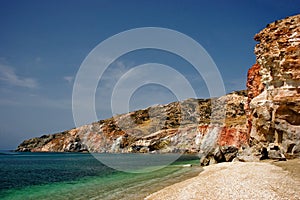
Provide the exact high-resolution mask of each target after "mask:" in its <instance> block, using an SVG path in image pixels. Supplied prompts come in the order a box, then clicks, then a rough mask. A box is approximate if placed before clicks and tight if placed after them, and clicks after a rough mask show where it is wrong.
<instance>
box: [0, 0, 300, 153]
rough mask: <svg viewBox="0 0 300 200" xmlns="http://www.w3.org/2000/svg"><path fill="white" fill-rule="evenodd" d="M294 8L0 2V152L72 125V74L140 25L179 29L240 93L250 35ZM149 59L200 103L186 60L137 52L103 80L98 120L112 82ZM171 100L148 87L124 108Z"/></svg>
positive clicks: (288, 4) (290, 4)
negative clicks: (187, 86) (170, 71)
mask: <svg viewBox="0 0 300 200" xmlns="http://www.w3.org/2000/svg"><path fill="white" fill-rule="evenodd" d="M299 11H300V3H299V1H296V0H287V1H279V0H268V1H258V0H251V1H233V0H229V1H221V0H220V1H214V0H212V1H200V0H199V1H192V0H187V1H183V0H181V1H179V0H172V1H171V0H165V1H158V0H151V1H150V0H148V1H145V0H137V1H131V0H126V1H122V0H119V1H114V0H110V1H106V0H98V1H83V0H81V1H80V0H74V1H67V0H62V1H58V0H52V1H50V0H49V1H47V0H45V1H38V0H36V1H35V0H27V1H21V0H20V1H17V0H0V27H1V31H0V110H1V112H0V149H14V148H15V147H16V146H17V145H18V144H19V143H20V142H22V141H23V140H24V139H27V138H31V137H36V136H40V135H43V134H48V133H54V132H58V131H62V130H66V129H70V128H72V127H74V126H75V125H74V122H73V117H72V88H73V81H74V77H75V76H76V73H77V71H78V69H79V67H80V65H81V63H82V62H83V60H84V58H85V57H86V56H87V55H88V53H89V52H90V51H91V50H92V49H93V48H94V47H96V46H97V45H98V44H99V43H100V42H101V41H103V40H105V39H107V38H108V37H110V36H113V35H115V34H117V33H119V32H122V31H125V30H129V29H133V28H139V27H163V28H169V29H173V30H176V31H179V32H182V33H184V34H186V35H188V36H190V37H191V38H193V39H194V40H196V41H197V42H198V43H200V44H201V45H202V46H203V47H204V48H205V49H206V51H207V52H208V53H209V54H210V56H211V57H212V58H213V60H214V61H215V63H216V65H217V67H218V69H219V71H220V73H221V75H222V77H223V80H224V83H225V87H226V91H227V92H230V91H233V90H240V89H245V79H246V73H247V70H248V68H249V67H251V65H252V64H254V63H255V56H254V54H253V48H254V45H255V44H256V42H255V41H254V40H253V36H254V35H255V33H257V32H259V31H260V30H261V29H263V28H264V27H265V26H266V25H267V24H268V23H270V22H272V21H275V20H277V19H281V18H284V17H286V16H290V15H294V14H297V13H299ZM148 62H157V63H163V64H166V65H169V66H172V67H173V68H175V69H177V70H179V71H180V72H181V73H182V74H184V75H185V76H187V77H188V79H189V80H191V82H192V85H193V87H194V88H195V90H196V92H197V96H198V97H199V98H201V97H208V92H207V89H206V86H205V84H204V82H203V80H202V79H201V77H199V76H197V75H196V74H195V71H193V68H192V67H191V66H189V63H187V62H186V61H184V60H183V59H180V58H178V56H175V55H173V54H171V53H167V52H162V51H159V50H149V49H148V50H144V51H143V50H141V51H137V52H132V53H129V54H127V55H124V56H121V57H120V58H119V59H118V60H116V61H115V62H114V63H113V64H112V65H111V66H110V68H109V69H108V70H107V72H106V77H109V78H108V79H107V80H102V83H103V85H106V86H107V87H99V88H98V90H97V94H96V108H97V114H98V118H99V119H102V118H106V117H109V116H110V115H111V111H110V110H109V108H108V107H109V106H110V101H109V98H110V95H111V92H110V90H111V89H112V88H113V85H114V84H115V83H116V81H117V80H118V78H120V76H121V75H122V74H124V72H126V71H127V70H128V69H130V68H131V67H133V66H135V65H138V64H143V63H148ZM100 82H101V81H100ZM99 84H100V83H99ZM175 100H176V98H175V97H174V95H173V94H172V92H171V91H169V90H168V89H166V88H163V87H161V86H158V85H147V86H144V87H142V88H139V89H138V90H137V91H136V92H135V93H134V95H133V96H132V98H131V101H130V109H132V110H134V109H138V108H143V107H147V106H150V105H152V104H158V103H168V102H171V101H175ZM120 103H121V102H120Z"/></svg>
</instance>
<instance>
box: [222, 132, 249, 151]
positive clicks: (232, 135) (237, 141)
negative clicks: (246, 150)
mask: <svg viewBox="0 0 300 200" xmlns="http://www.w3.org/2000/svg"><path fill="white" fill-rule="evenodd" d="M246 144H248V133H247V130H246V129H242V128H238V127H236V128H228V127H223V128H222V129H221V133H220V135H219V138H218V145H220V146H234V147H237V148H240V147H241V146H243V145H246Z"/></svg>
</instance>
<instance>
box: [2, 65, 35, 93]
mask: <svg viewBox="0 0 300 200" xmlns="http://www.w3.org/2000/svg"><path fill="white" fill-rule="evenodd" d="M0 80H2V81H4V82H6V83H8V84H10V85H13V86H20V87H26V88H37V87H38V82H37V81H36V80H35V79H33V78H28V77H20V76H18V75H17V74H16V72H15V70H14V69H13V68H12V67H10V66H7V65H3V64H0Z"/></svg>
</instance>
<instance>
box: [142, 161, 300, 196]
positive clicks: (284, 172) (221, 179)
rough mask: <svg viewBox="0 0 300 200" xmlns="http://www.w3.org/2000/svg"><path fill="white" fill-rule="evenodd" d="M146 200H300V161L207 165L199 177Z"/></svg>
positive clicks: (165, 189)
mask: <svg viewBox="0 0 300 200" xmlns="http://www.w3.org/2000/svg"><path fill="white" fill-rule="evenodd" d="M146 199H147V200H155V199H157V200H173V199H174V200H190V199H193V200H196V199H222V200H224V199H300V159H296V160H290V161H286V162H274V161H268V162H231V163H220V164H216V165H211V166H207V167H204V171H203V172H201V173H200V174H199V175H198V176H197V177H194V178H191V179H188V180H186V181H183V182H180V183H177V184H174V185H171V186H169V187H166V188H164V189H162V190H160V191H158V192H156V193H153V194H151V195H149V196H148V197H146Z"/></svg>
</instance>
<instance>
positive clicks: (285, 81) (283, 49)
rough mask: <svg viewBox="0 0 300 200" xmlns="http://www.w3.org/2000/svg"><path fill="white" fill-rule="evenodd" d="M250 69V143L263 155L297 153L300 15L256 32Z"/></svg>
mask: <svg viewBox="0 0 300 200" xmlns="http://www.w3.org/2000/svg"><path fill="white" fill-rule="evenodd" d="M254 39H255V40H256V41H258V44H257V45H256V47H255V54H256V64H255V65H254V66H253V67H252V68H250V69H249V72H248V80H247V88H248V106H247V107H248V111H247V112H248V113H247V115H248V128H249V129H248V133H249V135H250V137H251V143H250V145H252V146H253V148H255V149H256V150H259V149H262V152H263V154H264V155H263V156H264V157H265V158H268V157H271V158H281V157H283V156H284V155H285V156H297V155H298V156H299V155H300V15H296V16H292V17H288V18H286V19H283V20H278V21H275V22H274V23H271V24H269V25H267V27H266V28H265V29H263V30H262V31H261V32H259V33H258V34H256V35H255V37H254Z"/></svg>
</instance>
